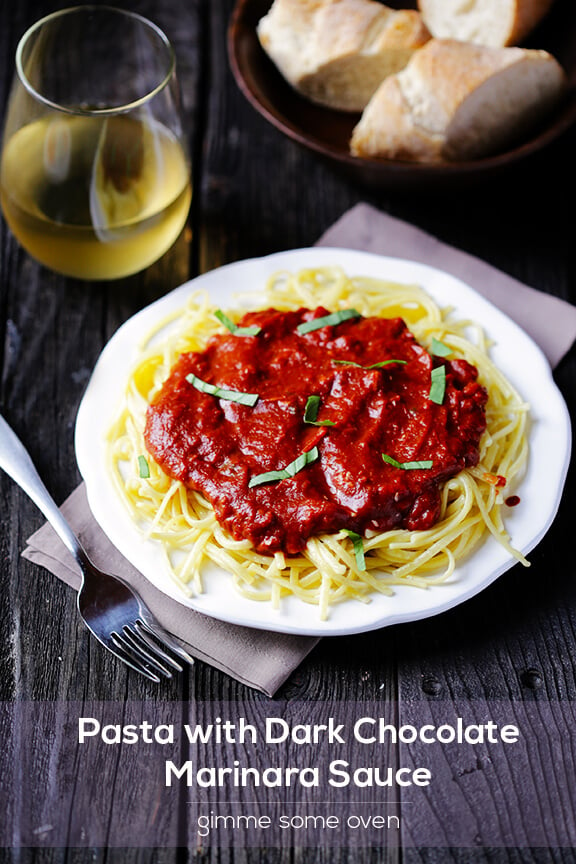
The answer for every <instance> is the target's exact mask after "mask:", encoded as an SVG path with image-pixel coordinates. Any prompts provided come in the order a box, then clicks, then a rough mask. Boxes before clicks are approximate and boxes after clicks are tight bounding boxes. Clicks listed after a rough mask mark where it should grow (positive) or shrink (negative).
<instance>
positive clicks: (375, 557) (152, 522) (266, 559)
mask: <svg viewBox="0 0 576 864" xmlns="http://www.w3.org/2000/svg"><path fill="white" fill-rule="evenodd" d="M244 302H246V298H245V299H244ZM250 306H251V308H260V309H269V308H272V309H274V310H278V311H279V312H281V311H285V312H289V311H292V310H297V309H300V308H302V307H306V308H310V309H314V308H316V307H318V306H322V307H324V308H325V309H327V310H329V311H330V313H338V312H339V311H342V310H349V309H351V308H353V309H354V310H356V311H357V312H358V313H359V315H360V316H363V317H381V318H395V317H400V318H402V319H403V321H405V322H406V325H407V326H408V328H409V330H410V332H411V333H412V334H413V335H414V337H415V338H416V340H417V341H418V343H420V344H421V345H422V346H424V348H426V349H427V350H430V351H433V350H434V351H436V352H438V350H439V346H441V349H442V350H444V351H446V352H449V353H450V354H451V355H452V356H454V357H458V358H462V359H464V360H467V361H468V362H469V363H471V364H473V365H474V366H475V367H476V368H477V369H478V378H479V381H480V382H481V383H482V385H483V386H484V387H485V388H486V390H487V391H488V394H489V398H488V403H487V406H486V432H485V433H484V435H483V436H482V439H481V441H480V453H479V461H478V464H477V465H475V466H474V467H468V468H465V469H464V470H462V471H460V472H459V473H458V474H457V475H456V476H454V477H452V478H451V479H449V480H448V481H447V482H445V483H444V485H443V486H442V489H441V501H440V514H439V518H438V520H437V521H436V523H435V524H434V525H433V526H432V527H430V528H427V529H425V530H408V529H405V528H402V529H393V530H386V531H373V530H367V531H365V532H364V536H363V537H360V536H358V535H357V534H356V533H355V532H354V531H350V530H341V531H338V532H337V533H332V534H320V535H317V536H312V537H310V538H309V539H308V540H307V542H306V545H305V548H304V549H303V551H302V552H301V553H299V554H295V555H288V554H285V553H284V552H282V551H277V552H274V553H271V554H264V553H261V552H257V551H255V548H254V545H253V543H251V542H250V540H247V539H233V538H232V537H231V535H230V534H229V533H228V532H227V531H226V530H224V529H223V528H222V526H221V525H220V524H219V522H218V520H217V519H216V514H215V512H214V509H213V507H212V506H211V505H210V504H209V502H208V501H207V500H206V498H205V497H204V496H203V495H202V494H200V493H199V492H198V491H195V490H194V489H191V488H189V487H187V486H185V485H184V484H183V483H182V482H180V481H179V480H171V479H170V478H169V477H168V476H167V475H166V474H165V473H164V472H163V471H162V469H161V468H160V467H159V465H158V464H157V463H156V462H155V461H154V460H153V459H152V458H151V457H150V455H149V454H146V449H145V444H144V428H145V423H146V412H147V410H148V406H149V404H150V402H151V401H152V400H153V399H154V397H155V396H156V395H157V394H158V393H159V391H160V390H161V388H162V385H163V384H164V382H165V381H166V379H167V378H168V376H169V374H170V372H171V370H172V369H173V367H174V365H175V364H176V362H177V360H178V358H179V357H180V356H181V355H182V354H185V353H188V352H202V351H203V350H204V349H205V348H206V345H207V344H208V342H209V340H210V338H211V337H212V336H214V335H215V334H217V333H222V332H223V329H224V328H225V327H228V329H230V325H232V327H234V326H235V324H234V319H237V318H238V313H237V312H234V311H228V312H226V313H222V312H219V314H218V315H215V312H216V311H217V310H215V309H214V308H213V307H211V305H210V303H209V299H208V297H207V296H205V295H204V294H202V293H196V294H194V295H193V296H192V297H191V298H190V300H189V302H188V304H187V305H186V307H185V308H183V309H182V310H179V311H178V312H177V313H175V314H174V315H173V316H171V318H170V319H169V320H165V321H163V322H160V323H159V325H158V327H157V328H156V329H155V331H154V333H152V334H149V336H148V337H147V339H146V341H145V342H144V343H143V344H142V346H141V351H140V358H139V360H138V362H137V365H136V366H135V368H134V370H133V372H132V374H131V376H130V380H129V382H128V385H127V389H126V393H125V400H124V404H123V406H122V411H121V413H120V415H119V417H118V419H117V421H116V423H115V424H114V426H113V428H112V429H111V430H110V435H109V448H108V453H109V461H110V467H111V471H112V475H113V477H114V481H115V485H116V488H117V489H118V492H119V494H120V495H121V497H122V499H123V500H124V502H125V503H126V505H127V506H128V508H129V511H130V513H131V515H132V517H133V519H134V520H135V522H136V523H137V524H138V525H139V526H140V527H141V528H142V530H143V531H145V532H146V534H147V536H148V537H149V538H151V539H154V540H155V541H157V542H158V543H159V544H160V545H161V548H162V549H163V550H164V552H165V555H166V561H167V565H168V569H169V572H170V573H171V575H172V577H173V578H174V579H175V580H176V582H177V584H178V585H179V586H180V587H181V588H182V590H183V591H184V592H187V593H189V594H190V595H193V594H198V593H201V592H202V591H203V573H204V570H205V565H206V564H207V562H212V563H213V564H215V565H216V566H217V567H219V568H222V569H224V570H225V571H227V572H229V573H230V574H231V578H232V580H233V582H234V584H235V586H236V587H237V589H238V590H239V591H240V592H241V593H242V594H243V595H245V596H247V597H249V598H251V599H254V600H265V601H268V602H271V603H272V604H273V605H275V606H278V605H279V603H280V602H281V599H282V597H283V596H285V595H287V594H292V595H295V596H296V597H298V598H300V599H301V600H302V601H304V602H306V603H312V604H315V605H317V606H318V607H319V615H320V617H321V618H322V619H324V618H326V617H327V615H328V613H329V608H330V606H331V605H333V604H335V603H339V602H342V601H345V600H349V599H355V600H359V601H363V602H369V600H370V596H371V594H373V593H374V592H381V593H384V594H393V593H394V585H402V584H404V585H405V584H408V585H411V586H414V587H420V588H426V587H429V586H431V585H434V584H436V583H438V582H440V581H443V580H445V579H447V578H449V577H450V576H451V575H452V573H453V572H454V569H455V566H456V563H457V562H458V561H460V560H462V559H463V558H464V557H465V556H467V555H468V554H470V552H471V551H472V550H473V549H474V548H476V547H477V545H478V544H479V543H480V542H481V541H482V540H483V539H484V538H485V537H486V536H487V535H492V536H493V537H494V538H495V539H496V540H498V542H500V543H502V544H503V545H504V546H505V547H506V549H507V550H508V551H509V553H510V554H511V555H513V556H515V557H516V558H517V559H518V560H520V561H522V563H525V564H526V563H527V562H526V561H525V559H524V558H523V556H522V555H521V554H520V553H519V552H517V551H516V550H514V549H513V547H512V545H511V543H510V539H509V537H508V534H507V532H506V529H505V526H504V521H503V506H504V501H505V499H506V497H507V496H508V494H509V490H510V487H511V486H512V485H514V484H515V483H516V482H517V481H518V479H519V477H520V476H521V474H522V471H523V469H524V467H525V464H526V460H527V455H528V445H527V424H528V406H527V405H526V403H525V402H523V400H522V399H521V398H520V396H519V395H518V394H517V392H516V391H515V389H514V388H513V387H512V386H511V384H510V383H509V382H508V381H507V380H506V379H505V377H504V376H503V375H502V373H501V372H500V371H499V370H498V369H497V368H496V367H495V366H494V364H493V363H492V361H491V360H490V358H489V353H488V350H489V346H488V343H487V340H486V337H485V334H484V333H483V331H482V330H481V329H480V328H479V327H477V326H476V325H475V324H474V323H473V322H470V321H456V320H454V319H453V317H452V316H451V314H450V312H449V310H441V309H440V308H439V307H438V305H437V304H436V303H435V302H434V301H433V300H432V298H430V297H429V296H428V295H427V294H426V293H425V292H424V291H423V290H422V289H421V288H420V287H418V286H409V285H399V284H394V283H390V282H385V281H383V280H380V279H374V278H367V277H354V278H350V277H348V276H347V274H346V273H344V272H343V271H342V270H341V269H339V268H337V267H332V268H321V269H310V270H305V271H300V272H298V273H278V274H276V275H275V276H273V277H272V278H271V279H270V280H269V282H268V284H267V285H266V286H265V289H264V291H263V292H262V293H261V294H259V295H258V298H257V302H256V303H255V301H254V300H252V301H251V303H250ZM392 461H394V460H392Z"/></svg>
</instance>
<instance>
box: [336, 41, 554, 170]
mask: <svg viewBox="0 0 576 864" xmlns="http://www.w3.org/2000/svg"><path fill="white" fill-rule="evenodd" d="M565 83H566V80H565V73H564V71H563V69H562V67H561V66H560V64H559V63H558V62H557V61H556V60H555V59H554V57H552V55H551V54H549V53H547V52H546V51H535V50H527V49H523V48H491V47H487V46H482V45H474V44H472V43H466V42H458V41H455V40H443V39H432V40H431V41H430V42H428V44H427V45H426V46H425V47H424V48H422V49H421V50H420V51H419V52H418V53H417V54H415V55H414V57H413V59H412V60H411V61H410V63H409V64H408V66H407V67H406V68H405V69H404V70H402V71H401V72H400V73H398V74H397V75H393V76H391V77H390V78H388V79H387V80H386V81H384V83H383V84H382V85H381V86H380V87H379V89H378V90H377V91H376V93H375V94H374V96H373V97H372V99H371V100H370V102H369V104H368V105H367V107H366V109H365V111H364V113H363V115H362V117H361V119H360V122H359V123H358V124H357V125H356V127H355V129H354V131H353V134H352V139H351V143H350V149H351V152H352V153H353V154H354V155H356V156H361V157H384V158H388V159H400V160H408V161H416V162H443V161H463V160H472V159H479V158H482V157H485V156H488V155H492V154H494V153H497V152H499V151H501V150H503V149H505V148H506V147H507V146H509V145H510V144H512V143H514V142H515V141H517V140H519V139H521V137H522V136H523V135H525V134H527V132H528V131H529V130H530V129H531V128H532V127H533V126H534V125H535V124H536V123H537V122H538V121H539V120H541V119H542V117H543V116H545V114H546V113H547V112H548V111H550V110H551V109H552V107H553V106H554V105H555V104H556V103H557V101H558V100H559V99H560V97H561V95H562V93H563V91H564V87H565Z"/></svg>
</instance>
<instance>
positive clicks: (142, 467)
mask: <svg viewBox="0 0 576 864" xmlns="http://www.w3.org/2000/svg"><path fill="white" fill-rule="evenodd" d="M138 476H139V477H140V479H141V480H147V479H148V477H150V466H149V464H148V460H147V459H146V457H145V456H138Z"/></svg>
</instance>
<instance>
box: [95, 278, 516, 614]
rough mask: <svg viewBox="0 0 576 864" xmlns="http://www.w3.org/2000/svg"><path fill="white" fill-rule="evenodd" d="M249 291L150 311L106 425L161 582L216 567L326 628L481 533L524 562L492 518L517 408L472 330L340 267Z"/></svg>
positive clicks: (436, 572)
mask: <svg viewBox="0 0 576 864" xmlns="http://www.w3.org/2000/svg"><path fill="white" fill-rule="evenodd" d="M248 287H250V293H249V294H248V293H247V294H246V295H245V296H244V297H240V298H239V303H238V305H240V306H241V305H243V304H244V312H240V311H239V310H238V307H237V306H233V307H232V308H227V309H225V310H222V309H219V308H218V307H217V306H215V305H214V303H213V302H212V300H211V298H210V296H209V295H208V294H207V293H206V292H204V291H193V292H191V294H190V295H189V297H188V300H187V302H186V303H185V304H184V305H183V306H182V307H181V308H178V309H176V310H174V311H172V312H171V313H170V314H169V315H168V316H167V317H166V318H164V319H162V320H158V321H157V322H156V324H155V326H154V328H153V329H152V330H151V332H150V333H149V334H147V336H146V338H145V339H143V341H142V342H141V343H139V346H138V352H137V356H136V359H135V363H134V366H133V367H132V369H131V371H130V373H129V376H128V378H127V381H126V386H125V391H124V397H123V400H122V404H121V405H120V406H119V410H118V413H117V415H116V419H115V421H114V423H113V424H112V425H111V427H110V430H109V434H108V439H107V455H108V464H109V467H110V478H111V480H112V482H113V483H114V488H115V489H116V491H117V492H118V495H119V497H120V499H121V500H122V501H123V502H124V504H125V505H126V507H127V511H128V513H129V515H130V518H131V520H132V523H133V524H134V526H135V527H136V528H137V529H138V530H139V531H141V532H142V533H143V535H144V537H145V538H147V540H148V541H149V542H150V543H151V544H152V545H151V550H150V551H151V552H152V551H154V553H155V554H156V553H157V552H160V553H161V556H160V561H164V562H165V565H166V576H167V577H169V578H170V580H171V584H176V585H178V586H179V588H180V590H181V591H182V593H183V595H188V596H194V595H201V594H203V593H204V592H205V591H206V588H207V587H211V586H207V585H206V582H208V580H211V579H212V574H213V572H214V571H213V567H214V566H215V567H216V569H217V570H218V572H219V573H220V576H221V573H222V571H224V572H225V573H226V574H228V575H229V579H230V586H231V590H233V589H235V590H236V591H237V592H238V593H239V594H240V595H241V596H242V597H243V598H244V599H248V600H258V601H266V602H267V603H270V605H271V607H272V608H280V607H281V605H282V603H283V600H284V598H292V600H293V601H296V602H298V601H300V602H304V603H306V604H312V605H315V606H316V607H317V608H318V619H319V620H320V621H322V620H325V619H327V618H328V617H329V616H330V611H331V609H332V608H333V607H334V606H335V605H336V604H341V603H345V602H349V601H353V602H357V601H361V602H363V603H366V602H369V601H370V599H371V597H372V595H374V594H375V593H378V594H383V595H387V596H388V598H389V601H387V602H390V604H392V605H391V608H393V604H394V594H395V593H396V586H403V588H407V587H410V589H419V588H431V587H432V586H434V585H435V584H437V583H440V582H443V581H445V580H446V579H448V578H451V577H453V578H458V572H459V571H458V567H459V565H460V563H461V562H463V561H464V559H466V558H467V557H468V556H469V555H470V554H472V553H473V552H474V551H475V550H476V549H477V547H478V546H479V545H480V544H481V543H483V542H485V541H488V538H491V540H490V541H489V542H491V541H495V542H498V543H499V545H500V546H501V547H502V548H503V549H505V551H506V554H507V555H509V556H510V557H511V558H516V559H517V560H518V561H521V562H522V563H523V564H527V563H528V562H527V561H526V559H525V558H524V556H523V555H522V553H521V552H520V551H518V550H517V549H515V548H514V546H513V544H512V542H511V539H510V537H509V535H508V532H507V529H506V524H505V520H506V516H507V515H508V513H509V512H510V507H509V506H507V504H506V502H507V501H510V500H511V499H510V496H511V493H515V492H516V491H517V489H518V484H519V483H520V481H521V478H522V475H523V472H524V469H525V466H526V464H527V460H528V453H529V448H528V428H529V406H528V404H527V403H526V402H525V401H524V400H523V398H522V397H521V395H520V394H519V393H518V392H517V391H516V390H515V388H514V387H513V385H512V384H511V383H510V381H508V380H507V378H506V377H505V375H504V374H503V373H502V371H501V370H500V369H498V368H497V366H496V365H495V364H494V362H493V361H492V359H491V357H490V347H489V341H488V338H487V335H486V334H485V333H484V331H483V329H482V327H481V326H480V325H479V324H478V323H476V322H474V321H471V320H467V319H461V318H457V317H456V316H455V315H453V313H452V312H451V311H450V310H449V309H442V308H440V307H439V306H438V304H437V303H436V302H435V301H434V299H433V298H432V297H431V296H430V295H429V294H428V293H427V292H426V291H425V290H424V289H423V288H422V287H421V286H418V285H413V284H399V283H395V282H391V281H387V280H386V279H385V278H374V277H368V276H363V275H357V276H349V275H348V274H347V273H346V272H345V271H344V270H343V269H342V268H340V267H338V266H331V267H327V266H323V267H317V268H305V269H301V270H297V271H295V272H289V271H279V272H278V273H274V274H272V275H270V276H269V277H268V278H267V280H266V281H265V282H264V283H263V284H255V285H254V286H246V288H248ZM253 291H254V292H255V293H252V292H253ZM246 304H248V305H246ZM246 308H249V309H250V310H251V311H250V313H249V314H246ZM476 370H477V373H478V375H476ZM486 394H488V398H486ZM519 497H520V498H521V496H519ZM523 505H524V502H523V500H522V499H521V501H520V503H519V504H518V507H522V506H523ZM516 512H518V508H516ZM239 538H243V539H239ZM292 550H299V551H292ZM218 584H219V585H221V584H222V583H221V582H220V581H219V582H218ZM290 608H292V607H290Z"/></svg>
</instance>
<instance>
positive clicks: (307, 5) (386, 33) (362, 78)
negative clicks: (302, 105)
mask: <svg viewBox="0 0 576 864" xmlns="http://www.w3.org/2000/svg"><path fill="white" fill-rule="evenodd" d="M257 32H258V37H259V39H260V44H261V45H262V47H263V48H264V50H265V51H266V53H267V54H268V55H269V57H270V58H271V59H272V61H273V62H274V63H275V64H276V66H277V67H278V69H279V70H280V72H281V73H282V75H283V76H284V78H286V80H287V81H288V82H289V83H290V84H291V85H292V86H293V87H294V88H295V89H296V90H298V91H299V92H300V93H301V94H302V95H304V96H306V97H307V98H308V99H310V100H312V101H314V102H316V103H319V104H320V105H325V106H327V107H328V108H333V109H336V110H340V111H362V110H363V109H364V107H365V106H366V104H367V103H368V101H369V100H370V97H371V96H372V95H373V93H374V92H375V91H376V89H377V88H378V86H379V85H380V84H381V82H382V81H383V80H384V78H386V76H388V75H391V74H393V73H394V72H398V71H399V70H400V69H402V68H403V67H404V66H405V65H406V63H407V62H408V60H409V59H410V57H411V56H412V54H413V53H414V51H415V50H416V49H418V48H420V47H421V46H422V45H423V44H424V43H425V42H426V41H427V40H428V39H429V38H430V34H429V33H428V30H427V29H426V27H425V26H424V24H423V23H422V18H421V15H420V13H419V12H417V11H415V10H414V9H411V10H410V9H409V10H394V9H389V8H388V7H387V6H384V5H383V4H382V3H378V2H376V0H275V2H274V3H273V4H272V7H271V8H270V11H269V12H268V14H267V15H265V16H264V17H263V18H262V19H261V20H260V21H259V23H258V28H257Z"/></svg>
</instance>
